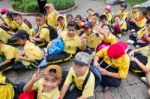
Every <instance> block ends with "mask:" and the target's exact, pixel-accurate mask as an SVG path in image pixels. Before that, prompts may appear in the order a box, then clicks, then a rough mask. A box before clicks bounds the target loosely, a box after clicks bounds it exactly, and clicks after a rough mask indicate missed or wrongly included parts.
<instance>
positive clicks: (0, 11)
mask: <svg viewBox="0 0 150 99" xmlns="http://www.w3.org/2000/svg"><path fill="white" fill-rule="evenodd" d="M8 11H9V9H8V8H2V9H0V13H7V12H8Z"/></svg>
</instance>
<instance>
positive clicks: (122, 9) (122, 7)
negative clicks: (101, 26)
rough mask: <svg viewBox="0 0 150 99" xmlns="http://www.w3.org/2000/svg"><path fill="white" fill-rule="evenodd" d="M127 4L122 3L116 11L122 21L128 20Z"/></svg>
mask: <svg viewBox="0 0 150 99" xmlns="http://www.w3.org/2000/svg"><path fill="white" fill-rule="evenodd" d="M127 6H128V5H127V4H126V3H123V4H121V5H120V10H119V11H118V14H117V15H119V16H120V17H121V18H122V19H123V20H124V21H125V20H126V19H127V18H128V11H127Z"/></svg>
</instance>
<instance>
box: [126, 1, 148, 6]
mask: <svg viewBox="0 0 150 99" xmlns="http://www.w3.org/2000/svg"><path fill="white" fill-rule="evenodd" d="M145 1H147V0H126V2H128V3H129V4H130V5H131V6H134V5H136V4H141V3H143V2H145Z"/></svg>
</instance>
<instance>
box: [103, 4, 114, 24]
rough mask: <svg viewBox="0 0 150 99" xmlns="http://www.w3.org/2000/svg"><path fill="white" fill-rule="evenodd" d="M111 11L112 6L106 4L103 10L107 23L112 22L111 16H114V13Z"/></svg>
mask: <svg viewBox="0 0 150 99" xmlns="http://www.w3.org/2000/svg"><path fill="white" fill-rule="evenodd" d="M111 11H112V6H111V5H107V6H106V7H105V10H104V15H106V17H107V19H108V21H109V23H113V18H114V15H113V14H112V12H111Z"/></svg>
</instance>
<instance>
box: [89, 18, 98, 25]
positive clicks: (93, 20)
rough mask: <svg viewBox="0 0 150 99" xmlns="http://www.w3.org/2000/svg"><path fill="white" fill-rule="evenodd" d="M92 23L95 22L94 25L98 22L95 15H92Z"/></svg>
mask: <svg viewBox="0 0 150 99" xmlns="http://www.w3.org/2000/svg"><path fill="white" fill-rule="evenodd" d="M90 21H91V23H92V24H93V25H95V24H96V22H97V18H96V17H95V16H92V18H91V20H90Z"/></svg>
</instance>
